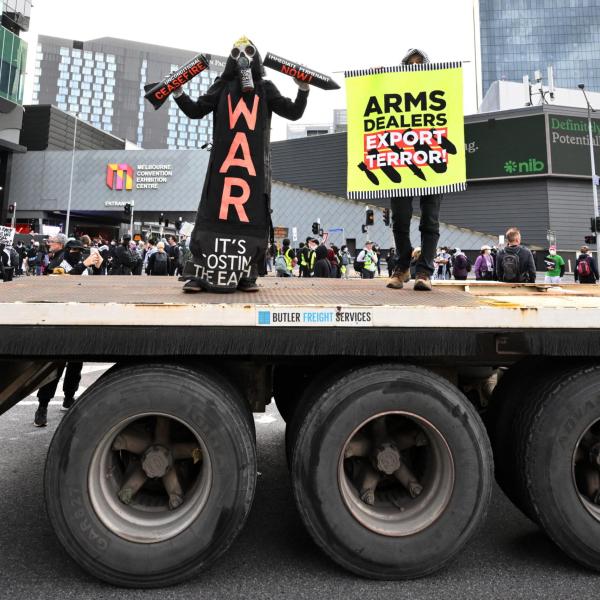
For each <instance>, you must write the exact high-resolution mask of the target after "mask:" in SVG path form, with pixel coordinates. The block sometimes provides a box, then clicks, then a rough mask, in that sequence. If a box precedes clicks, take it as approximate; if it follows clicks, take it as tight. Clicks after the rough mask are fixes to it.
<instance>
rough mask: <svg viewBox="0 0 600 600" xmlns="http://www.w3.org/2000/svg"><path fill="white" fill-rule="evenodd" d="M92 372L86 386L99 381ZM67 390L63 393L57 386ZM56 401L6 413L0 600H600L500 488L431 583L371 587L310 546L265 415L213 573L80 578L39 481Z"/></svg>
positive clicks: (2, 420) (599, 579) (1, 456)
mask: <svg viewBox="0 0 600 600" xmlns="http://www.w3.org/2000/svg"><path fill="white" fill-rule="evenodd" d="M94 368H95V367H94V366H92V365H86V367H85V370H86V371H88V372H86V373H84V377H83V380H82V386H83V387H87V386H89V385H91V383H92V381H93V380H94V379H95V378H96V377H97V376H98V375H99V374H100V373H101V370H102V368H101V370H97V371H93V370H92V369H94ZM59 389H60V388H59ZM60 401H61V398H57V402H56V403H55V404H52V405H51V406H50V410H49V426H48V427H47V428H45V429H36V428H34V427H33V425H32V421H33V413H34V411H35V402H34V399H33V398H29V399H27V400H26V401H24V402H23V403H21V404H19V405H18V406H16V407H15V408H13V409H12V410H11V411H9V412H8V413H6V414H5V415H3V416H2V417H0V486H1V487H0V489H1V490H2V491H1V493H0V515H1V520H0V523H2V525H1V527H0V599H2V600H5V599H11V600H17V599H21V598H26V599H28V600H30V599H31V600H33V599H36V598H43V599H44V600H48V599H53V598H61V599H70V598H73V599H75V598H76V599H77V600H85V599H88V598H89V599H92V598H93V599H94V600H96V599H98V600H100V599H102V600H103V599H121V598H127V599H138V598H140V599H141V598H143V599H144V600H148V599H153V598H157V599H158V598H160V599H161V600H169V599H171V598H172V599H177V600H182V599H186V598H194V599H203V598H211V599H212V598H227V599H228V600H229V599H237V598H240V599H242V598H243V599H244V600H249V599H252V598H281V597H289V598H294V599H296V598H299V599H300V598H311V599H317V598H323V599H327V600H331V599H332V598H359V599H360V600H369V599H371V598H373V599H385V600H388V599H389V600H391V599H397V598H410V599H411V600H413V599H420V598H444V599H448V598H460V599H461V600H463V599H467V598H478V599H481V598H503V599H505V598H511V599H516V598H528V599H533V598H544V599H547V598H561V599H562V598H584V597H594V596H595V593H594V592H593V589H595V588H597V586H598V584H599V583H600V574H598V575H597V574H594V573H592V572H589V571H586V570H585V569H583V568H581V567H579V566H578V565H576V564H575V563H573V562H572V561H571V560H570V559H568V558H567V557H566V556H564V555H563V554H562V552H561V551H560V550H558V549H557V548H556V547H555V546H554V545H553V544H552V542H550V541H549V540H548V539H547V538H546V537H545V535H544V534H543V533H542V532H541V531H540V530H539V529H538V527H537V526H536V525H534V524H533V523H531V522H530V521H528V520H527V519H526V518H525V517H523V516H522V515H521V513H520V512H519V511H518V510H517V509H515V508H514V507H513V506H512V505H511V504H510V503H509V502H508V500H506V498H505V497H504V496H503V495H502V493H501V492H500V491H499V490H498V489H496V490H495V493H494V498H493V502H492V505H491V507H490V512H489V515H488V518H487V520H486V522H485V524H484V526H483V527H482V529H481V530H480V532H479V533H478V534H477V536H476V537H475V538H474V539H473V540H472V541H471V543H470V544H469V545H468V546H467V548H466V549H465V550H464V551H463V552H462V553H461V554H460V555H459V557H458V558H457V559H456V560H455V561H454V562H453V563H452V564H451V565H450V566H449V567H448V568H446V569H445V570H443V571H441V572H439V573H437V574H435V575H433V576H430V577H428V578H426V579H420V580H416V581H408V582H374V581H368V580H365V579H361V578H359V577H355V576H354V575H352V574H350V573H347V572H345V571H344V570H342V569H341V568H339V567H337V565H335V564H334V563H333V562H332V561H330V560H329V559H328V558H327V557H326V556H325V555H323V554H322V553H321V551H320V550H318V549H317V547H316V546H315V545H314V544H313V543H312V541H311V539H310V538H309V536H308V534H307V533H306V531H305V530H304V528H303V525H302V523H301V521H300V518H299V516H298V514H297V512H296V508H295V506H294V501H293V497H292V492H291V487H290V482H289V477H288V472H287V469H286V466H285V461H284V423H283V421H282V420H281V418H280V417H279V415H278V413H277V412H276V410H275V409H274V408H272V407H269V410H268V412H267V413H266V414H264V415H256V425H257V438H258V452H259V469H260V476H259V480H258V488H257V494H256V498H255V502H254V507H253V509H252V513H251V515H250V518H249V520H248V522H247V524H246V527H245V529H244V531H243V532H242V534H241V535H240V537H239V538H238V539H237V540H236V542H234V545H233V546H232V548H231V549H230V550H229V551H228V552H227V553H226V555H225V556H224V557H222V558H221V560H220V561H219V562H218V563H217V564H216V565H215V566H213V567H212V568H211V569H210V570H209V571H207V572H205V573H204V574H203V575H202V576H200V577H199V578H196V579H195V580H193V581H190V582H188V583H186V584H183V585H180V586H178V587H175V588H170V589H166V590H151V591H141V590H140V591H136V590H122V589H119V588H115V587H112V586H109V585H107V584H104V583H101V582H99V581H97V580H95V579H93V578H92V577H90V576H89V575H87V574H86V573H85V572H83V571H82V570H81V569H80V568H79V567H78V566H77V565H76V564H75V563H74V562H73V561H72V560H71V559H70V558H69V557H68V556H67V554H66V553H65V552H64V551H63V550H62V548H61V546H60V544H59V543H58V541H57V539H56V538H55V536H54V533H53V531H52V529H51V527H50V525H49V523H48V520H47V518H46V514H45V508H44V502H43V498H42V475H43V468H44V460H45V455H46V451H47V448H48V444H49V443H50V439H51V437H52V435H53V433H54V429H55V427H56V425H57V423H58V422H59V421H60V418H61V416H60V415H61V413H60Z"/></svg>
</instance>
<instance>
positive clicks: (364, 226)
mask: <svg viewBox="0 0 600 600" xmlns="http://www.w3.org/2000/svg"><path fill="white" fill-rule="evenodd" d="M361 228H362V232H363V233H367V226H366V225H361Z"/></svg>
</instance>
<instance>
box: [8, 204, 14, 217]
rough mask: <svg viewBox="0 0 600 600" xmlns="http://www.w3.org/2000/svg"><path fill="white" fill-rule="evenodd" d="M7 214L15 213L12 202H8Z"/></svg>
mask: <svg viewBox="0 0 600 600" xmlns="http://www.w3.org/2000/svg"><path fill="white" fill-rule="evenodd" d="M8 214H9V215H14V214H15V205H14V204H9V205H8Z"/></svg>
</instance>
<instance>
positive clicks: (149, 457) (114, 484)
mask: <svg viewBox="0 0 600 600" xmlns="http://www.w3.org/2000/svg"><path fill="white" fill-rule="evenodd" d="M211 487H212V463H211V459H210V453H209V451H208V448H207V446H206V444H205V443H204V441H203V440H202V438H201V436H200V435H199V434H198V433H197V432H196V431H193V430H192V429H191V427H190V426H189V425H188V424H186V423H184V422H183V421H182V420H180V419H178V418H176V417H173V416H172V415H167V414H162V413H143V414H138V415H135V416H133V417H130V418H128V419H125V420H123V421H121V422H120V423H118V424H117V425H115V426H114V427H112V428H111V429H110V430H109V431H107V432H106V433H105V434H104V435H103V436H102V439H101V440H100V442H99V444H98V445H97V447H96V449H95V451H94V454H93V455H92V460H91V462H90V468H89V471H88V490H89V497H90V501H91V504H92V507H93V509H94V511H95V513H96V515H97V517H98V518H99V519H100V521H101V522H102V523H103V524H104V525H105V526H106V528H107V529H109V530H110V531H111V532H112V533H113V534H114V535H116V536H118V537H120V538H123V539H126V540H129V541H131V542H137V543H144V544H152V543H159V542H163V541H165V540H168V539H171V538H173V537H175V536H176V535H178V534H180V533H181V532H182V531H184V530H185V529H187V528H188V527H189V526H190V525H191V524H192V523H193V522H194V521H195V520H196V519H197V518H198V515H199V514H200V513H201V512H202V509H203V508H204V506H205V505H206V503H207V500H208V497H209V494H210V490H211Z"/></svg>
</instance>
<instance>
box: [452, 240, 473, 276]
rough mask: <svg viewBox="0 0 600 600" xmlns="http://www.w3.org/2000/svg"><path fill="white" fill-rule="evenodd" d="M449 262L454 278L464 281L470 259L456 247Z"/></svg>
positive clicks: (469, 269) (469, 268) (468, 270)
mask: <svg viewBox="0 0 600 600" xmlns="http://www.w3.org/2000/svg"><path fill="white" fill-rule="evenodd" d="M451 262H452V274H453V275H454V279H456V280H457V281H465V280H466V279H467V275H468V274H469V273H470V271H471V261H470V260H469V259H468V258H467V255H466V254H465V253H464V252H463V251H462V250H461V249H460V248H456V249H455V250H454V255H453V256H452V259H451Z"/></svg>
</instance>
